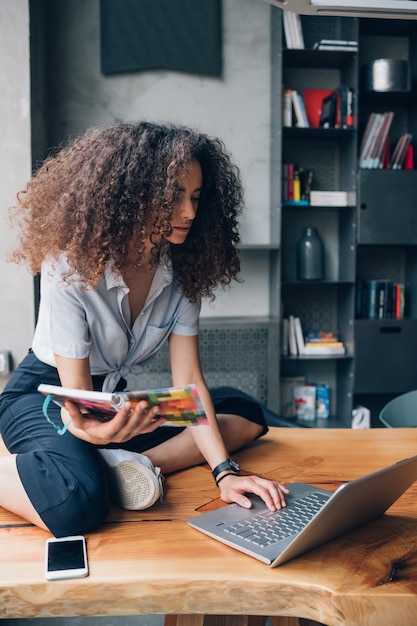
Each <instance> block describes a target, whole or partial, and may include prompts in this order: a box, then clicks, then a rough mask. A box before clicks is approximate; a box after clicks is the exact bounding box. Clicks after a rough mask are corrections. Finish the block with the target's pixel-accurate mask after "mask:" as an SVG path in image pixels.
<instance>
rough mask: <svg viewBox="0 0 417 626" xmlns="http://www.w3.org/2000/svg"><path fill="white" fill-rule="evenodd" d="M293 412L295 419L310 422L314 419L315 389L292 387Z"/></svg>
mask: <svg viewBox="0 0 417 626" xmlns="http://www.w3.org/2000/svg"><path fill="white" fill-rule="evenodd" d="M294 411H295V416H296V418H297V419H300V420H305V421H308V422H312V421H314V420H315V418H316V387H314V386H313V385H302V386H298V387H294Z"/></svg>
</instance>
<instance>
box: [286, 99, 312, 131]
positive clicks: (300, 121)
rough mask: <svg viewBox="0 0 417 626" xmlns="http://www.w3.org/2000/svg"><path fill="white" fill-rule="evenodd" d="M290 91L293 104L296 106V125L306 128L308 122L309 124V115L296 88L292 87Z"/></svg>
mask: <svg viewBox="0 0 417 626" xmlns="http://www.w3.org/2000/svg"><path fill="white" fill-rule="evenodd" d="M290 91H291V99H292V105H293V107H294V113H295V120H296V126H298V127H299V128H306V123H307V124H308V121H307V115H306V114H305V112H304V113H303V109H302V108H301V104H300V99H299V97H298V95H299V94H298V92H297V91H296V90H295V89H291V90H290ZM303 108H304V107H303ZM304 115H305V117H304Z"/></svg>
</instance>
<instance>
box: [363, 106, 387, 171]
mask: <svg viewBox="0 0 417 626" xmlns="http://www.w3.org/2000/svg"><path fill="white" fill-rule="evenodd" d="M393 118H394V113H393V112H392V111H387V112H385V113H371V114H370V116H369V118H368V121H367V124H366V127H365V132H364V135H363V138H362V142H361V146H360V150H359V167H360V168H361V169H381V168H383V167H386V166H387V159H388V157H389V152H388V151H389V140H388V139H389V131H390V128H391V125H392V120H393ZM387 153H388V154H387Z"/></svg>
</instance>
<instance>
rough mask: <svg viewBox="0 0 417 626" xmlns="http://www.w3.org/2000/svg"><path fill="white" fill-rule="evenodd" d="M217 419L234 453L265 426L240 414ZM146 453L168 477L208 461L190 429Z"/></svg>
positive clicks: (227, 446) (229, 448) (222, 416)
mask: <svg viewBox="0 0 417 626" xmlns="http://www.w3.org/2000/svg"><path fill="white" fill-rule="evenodd" d="M217 419H218V422H219V427H220V432H221V433H222V437H223V440H224V443H225V445H226V448H227V449H228V450H229V451H230V452H233V451H235V450H239V448H242V447H243V446H246V445H248V444H249V443H251V442H252V441H254V439H256V438H257V437H258V436H259V435H260V434H261V432H262V426H260V425H259V424H256V423H255V422H250V421H249V420H247V419H245V418H244V417H240V416H239V415H226V414H221V415H218V416H217ZM144 454H145V455H146V456H147V457H148V458H149V459H150V460H151V461H152V463H153V464H154V465H155V466H156V467H160V468H161V472H162V474H165V475H166V474H170V473H172V472H176V471H178V470H181V469H184V468H186V467H192V466H193V465H200V464H201V463H204V462H205V459H204V457H203V455H202V454H201V452H200V450H199V449H198V448H197V446H196V444H195V443H194V439H193V437H192V436H191V434H190V432H189V430H188V429H185V430H183V431H182V432H181V433H180V434H179V435H177V436H176V437H172V439H168V441H165V442H164V443H161V444H160V445H159V446H156V447H155V448H152V449H150V450H146V451H145V452H144Z"/></svg>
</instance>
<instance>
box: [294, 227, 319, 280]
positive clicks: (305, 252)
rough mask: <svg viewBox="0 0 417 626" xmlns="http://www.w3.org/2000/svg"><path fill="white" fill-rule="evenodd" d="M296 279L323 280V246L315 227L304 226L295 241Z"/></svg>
mask: <svg viewBox="0 0 417 626" xmlns="http://www.w3.org/2000/svg"><path fill="white" fill-rule="evenodd" d="M297 278H298V280H323V278H324V247H323V242H322V240H321V239H320V235H319V233H318V231H317V228H311V227H309V228H305V229H304V230H303V234H302V236H301V238H300V239H299V240H298V242H297Z"/></svg>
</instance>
